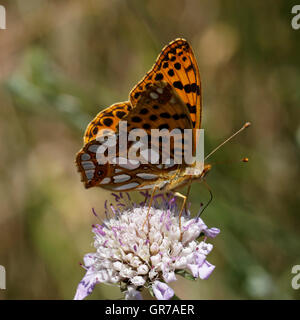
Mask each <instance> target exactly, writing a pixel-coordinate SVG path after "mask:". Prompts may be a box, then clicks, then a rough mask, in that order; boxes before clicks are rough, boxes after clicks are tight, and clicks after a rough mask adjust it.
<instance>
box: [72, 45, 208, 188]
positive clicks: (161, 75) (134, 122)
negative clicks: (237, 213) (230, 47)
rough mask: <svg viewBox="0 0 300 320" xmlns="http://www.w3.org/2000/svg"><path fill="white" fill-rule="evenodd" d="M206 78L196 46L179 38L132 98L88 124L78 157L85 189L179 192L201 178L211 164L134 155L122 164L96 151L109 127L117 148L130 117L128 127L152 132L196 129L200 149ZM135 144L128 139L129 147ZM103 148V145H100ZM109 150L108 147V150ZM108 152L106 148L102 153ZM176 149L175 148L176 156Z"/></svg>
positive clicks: (134, 89) (114, 106) (77, 161)
mask: <svg viewBox="0 0 300 320" xmlns="http://www.w3.org/2000/svg"><path fill="white" fill-rule="evenodd" d="M201 112H202V97H201V82H200V75H199V70H198V66H197V62H196V59H195V56H194V54H193V51H192V48H191V47H190V45H189V44H188V42H187V41H186V40H184V39H176V40H174V41H173V42H171V43H170V44H169V45H168V46H166V47H165V48H164V49H163V50H162V52H161V54H160V55H159V56H158V58H157V60H156V63H155V64H154V66H153V67H152V69H151V70H150V71H149V72H148V73H147V74H146V76H145V77H144V78H143V79H142V80H141V81H140V82H139V83H138V84H137V85H136V86H135V87H134V88H133V90H132V91H131V92H130V96H129V101H126V102H121V103H116V104H114V105H112V106H110V107H108V108H107V109H105V110H104V111H102V112H100V113H99V114H98V115H97V116H96V117H95V118H94V119H93V121H92V122H91V123H90V124H89V125H88V127H87V129H86V132H85V135H84V147H83V148H82V149H81V150H80V151H79V152H78V154H77V156H76V164H77V167H78V170H79V172H80V173H81V177H82V181H83V182H84V185H85V187H86V188H90V187H94V186H99V187H102V188H105V189H108V190H113V191H132V190H144V189H151V190H153V191H154V190H158V189H159V190H161V191H169V190H175V189H177V188H179V187H182V186H184V185H187V184H188V185H189V186H190V183H191V182H192V180H201V179H202V178H203V177H204V175H205V174H206V173H207V172H208V171H209V169H210V167H211V166H210V165H205V166H204V165H203V164H201V165H200V166H199V164H197V162H195V163H194V164H192V165H190V164H187V163H185V162H184V161H183V163H182V164H174V163H173V164H172V163H170V164H162V163H161V162H159V163H158V164H153V163H151V162H148V163H140V162H139V161H137V160H133V159H129V158H128V161H127V163H125V164H124V163H123V164H122V163H121V161H118V159H120V154H119V153H117V155H116V157H115V158H114V159H113V161H110V162H107V163H105V164H99V161H98V159H97V151H98V152H99V150H101V146H102V144H103V142H101V141H99V136H100V137H101V136H102V135H103V132H104V133H105V132H107V131H108V130H110V131H112V132H114V133H116V135H117V141H116V143H117V146H119V147H120V146H121V143H120V140H119V138H118V134H119V133H120V127H119V123H120V120H122V121H127V124H128V131H129V130H132V129H135V128H140V129H144V130H145V131H146V132H147V134H149V135H150V132H151V129H154V128H158V129H168V130H172V129H175V128H178V129H180V130H184V129H192V132H193V136H192V139H193V142H191V141H184V144H185V145H187V144H189V145H191V144H192V145H193V152H195V131H196V130H195V129H199V128H200V125H201ZM132 146H133V143H129V144H128V146H127V148H128V151H130V148H131V147H132ZM160 147H161V145H158V146H157V153H158V156H159V159H160V160H161V159H162V157H163V154H162V151H161V148H160ZM99 148H100V149H99ZM103 150H104V149H103ZM103 152H104V151H103ZM174 154H175V150H174V148H173V149H172V150H171V156H172V158H174Z"/></svg>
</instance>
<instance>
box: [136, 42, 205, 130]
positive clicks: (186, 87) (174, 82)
mask: <svg viewBox="0 0 300 320" xmlns="http://www.w3.org/2000/svg"><path fill="white" fill-rule="evenodd" d="M160 80H163V81H166V82H168V83H169V84H170V85H171V86H173V87H174V88H175V90H176V92H177V94H178V95H179V97H180V98H181V100H182V101H183V102H184V103H185V104H186V105H187V107H188V109H189V113H190V118H191V120H192V124H193V127H194V128H200V126H201V113H202V96H201V81H200V74H199V70H198V66H197V61H196V58H195V56H194V53H193V51H192V48H191V47H190V45H189V44H188V42H187V41H186V40H184V39H176V40H174V41H172V42H171V43H170V44H169V45H167V46H166V47H165V48H164V49H163V50H162V52H161V54H160V55H159V56H158V58H157V60H156V63H155V64H154V66H153V67H152V69H151V70H150V71H149V72H148V73H147V74H146V76H145V77H144V78H143V79H142V80H141V81H140V82H139V83H138V84H137V85H136V86H135V87H134V88H133V90H132V91H131V92H130V101H131V104H132V105H133V106H134V105H135V104H136V102H137V99H138V98H139V96H140V95H141V93H142V92H143V91H144V90H145V89H146V88H147V86H149V85H151V84H152V83H153V82H155V81H160Z"/></svg>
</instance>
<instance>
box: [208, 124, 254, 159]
mask: <svg viewBox="0 0 300 320" xmlns="http://www.w3.org/2000/svg"><path fill="white" fill-rule="evenodd" d="M250 126H251V123H250V122H246V123H245V124H244V125H243V126H242V127H241V129H239V130H238V131H237V132H235V133H234V134H233V135H231V136H230V137H229V138H227V139H226V140H225V141H223V142H222V143H221V144H219V145H218V146H217V147H216V148H215V149H214V150H213V151H211V152H210V153H209V154H208V155H207V156H206V157H205V158H204V160H206V159H207V158H209V157H210V156H211V155H212V154H213V153H215V152H216V151H217V150H218V149H220V148H221V147H222V146H223V145H224V144H225V143H227V142H228V141H230V140H231V139H232V138H234V137H235V136H236V135H238V134H239V133H240V132H242V131H243V130H245V129H246V128H248V127H250Z"/></svg>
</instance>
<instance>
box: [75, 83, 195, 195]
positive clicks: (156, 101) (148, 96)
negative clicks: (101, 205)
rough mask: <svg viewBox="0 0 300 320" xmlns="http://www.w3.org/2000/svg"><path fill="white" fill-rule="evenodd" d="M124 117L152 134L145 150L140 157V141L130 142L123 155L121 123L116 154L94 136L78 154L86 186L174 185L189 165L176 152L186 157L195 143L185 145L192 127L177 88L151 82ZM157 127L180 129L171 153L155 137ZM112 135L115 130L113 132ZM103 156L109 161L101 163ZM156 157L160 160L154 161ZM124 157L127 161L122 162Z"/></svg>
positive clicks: (125, 188)
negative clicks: (185, 151)
mask: <svg viewBox="0 0 300 320" xmlns="http://www.w3.org/2000/svg"><path fill="white" fill-rule="evenodd" d="M106 119H107V118H106ZM123 120H124V121H127V128H128V132H131V130H133V129H144V130H145V131H144V132H145V134H146V135H147V136H148V138H147V144H146V145H144V148H142V149H139V148H138V150H139V155H138V156H137V154H136V151H137V150H136V149H135V144H136V143H135V142H136V141H128V142H127V145H126V150H125V151H126V155H127V158H126V159H125V158H123V157H122V155H121V154H120V149H121V147H122V144H121V143H120V141H119V133H120V128H119V125H117V127H116V128H115V130H114V131H115V134H116V146H117V148H116V150H115V152H116V153H113V154H112V155H111V156H109V154H108V152H107V145H106V144H107V141H100V140H101V139H93V140H91V141H89V142H88V143H86V144H85V146H84V147H83V148H82V149H81V151H80V152H79V153H78V154H77V157H76V163H77V167H78V169H79V171H80V172H81V178H82V181H83V182H84V184H85V187H86V188H90V187H94V186H100V187H102V188H105V189H108V190H114V191H131V190H144V189H152V188H153V187H154V186H158V187H159V188H164V187H165V186H166V185H167V184H170V183H173V184H174V183H175V182H176V181H177V180H176V177H177V176H178V175H179V174H180V171H181V170H182V169H184V168H185V167H186V166H187V165H186V164H185V163H184V162H183V163H182V164H178V162H177V163H176V162H175V161H174V159H175V157H176V154H177V159H178V157H180V158H182V157H183V153H184V149H185V148H188V146H189V145H191V141H190V142H188V141H186V140H185V141H184V145H182V140H181V137H182V133H183V130H184V129H187V128H188V129H192V122H191V119H190V116H189V111H188V108H187V106H186V105H185V103H183V101H182V100H181V98H180V97H179V96H178V95H177V94H176V92H175V90H174V88H173V87H172V86H171V85H170V84H167V83H166V82H162V81H157V82H155V83H154V84H151V85H150V86H148V89H146V90H145V91H143V92H142V93H141V95H140V96H139V98H138V100H137V104H136V106H135V108H133V109H132V110H131V111H130V112H129V113H128V114H127V115H125V116H124V117H123V118H122V121H123ZM153 128H157V129H159V130H163V129H168V130H170V131H172V130H174V129H177V130H178V131H177V133H174V132H173V138H174V140H173V142H172V143H171V145H170V148H171V150H170V152H169V153H165V152H164V150H162V145H161V143H160V142H159V140H158V141H157V144H155V143H153V141H152V140H151V139H152V137H153V135H151V129H153ZM110 129H112V128H110ZM111 134H114V132H113V131H112V132H111ZM165 135H166V133H164V134H162V136H165ZM177 140H179V143H180V144H178V145H177V146H178V147H179V148H176V147H175V146H176V143H175V141H177ZM149 151H151V152H150V153H149ZM165 151H166V150H165ZM102 155H105V157H106V162H105V163H103V164H101V163H102V162H101V163H100V162H99V159H100V158H101V156H102ZM154 158H157V160H158V161H153V160H154ZM124 159H125V160H126V161H125V162H124V161H123V162H122V160H124ZM163 159H168V161H167V162H168V164H166V162H163V161H162V160H163ZM175 184H176V183H175Z"/></svg>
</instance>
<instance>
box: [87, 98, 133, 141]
mask: <svg viewBox="0 0 300 320" xmlns="http://www.w3.org/2000/svg"><path fill="white" fill-rule="evenodd" d="M131 109H132V108H131V104H130V102H129V101H127V102H120V103H116V104H113V105H112V106H110V107H108V108H107V109H105V110H103V111H101V112H99V113H98V114H97V116H96V117H95V118H94V119H93V120H92V121H91V122H90V123H89V124H88V126H87V128H86V130H85V133H84V138H83V141H84V144H87V143H88V142H90V141H91V140H94V139H96V137H97V135H98V133H99V132H100V130H101V129H111V130H113V131H115V130H116V127H117V125H118V123H119V121H120V120H121V119H122V118H124V117H125V116H126V115H127V114H128V113H129V111H130V110H131Z"/></svg>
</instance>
